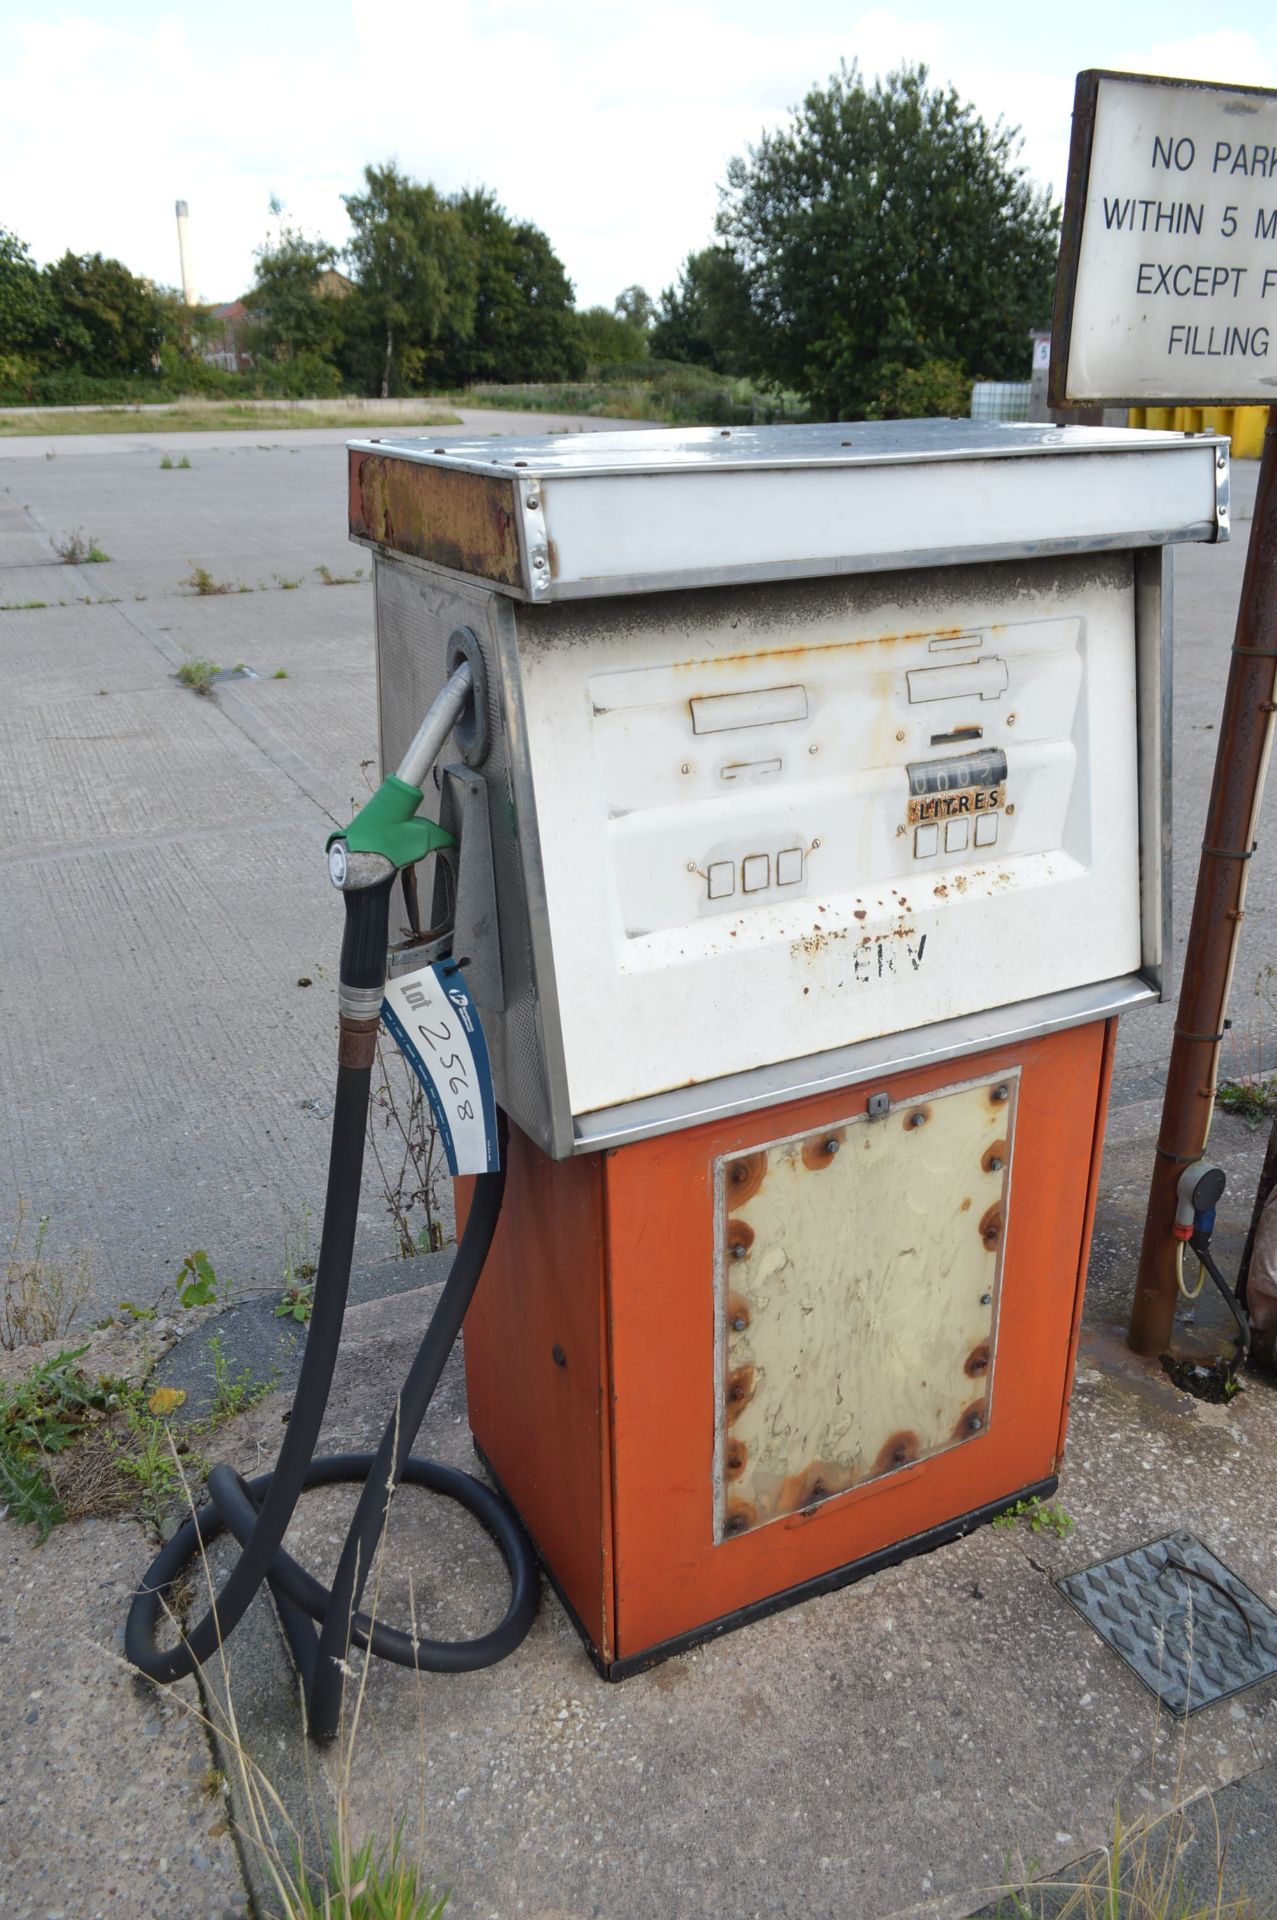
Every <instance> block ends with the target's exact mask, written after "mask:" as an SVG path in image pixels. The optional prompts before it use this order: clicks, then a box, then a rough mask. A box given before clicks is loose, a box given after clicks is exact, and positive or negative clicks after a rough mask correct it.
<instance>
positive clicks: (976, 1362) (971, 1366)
mask: <svg viewBox="0 0 1277 1920" xmlns="http://www.w3.org/2000/svg"><path fill="white" fill-rule="evenodd" d="M988 1371H989V1343H988V1341H987V1340H982V1341H981V1342H980V1344H979V1346H978V1347H972V1349H971V1351H970V1353H969V1354H968V1355H967V1357H966V1360H965V1362H964V1363H963V1372H964V1373H965V1374H966V1375H967V1376H968V1378H969V1379H972V1380H978V1379H979V1377H980V1375H981V1374H983V1373H987V1372H988Z"/></svg>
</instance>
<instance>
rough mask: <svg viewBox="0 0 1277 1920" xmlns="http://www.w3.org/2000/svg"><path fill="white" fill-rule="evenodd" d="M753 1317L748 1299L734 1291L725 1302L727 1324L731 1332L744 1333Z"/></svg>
mask: <svg viewBox="0 0 1277 1920" xmlns="http://www.w3.org/2000/svg"><path fill="white" fill-rule="evenodd" d="M752 1318H753V1314H752V1311H751V1309H750V1304H749V1302H748V1300H743V1299H742V1298H741V1296H740V1294H738V1293H734V1294H733V1295H732V1297H731V1299H730V1300H729V1301H728V1303H727V1324H728V1326H729V1327H730V1329H731V1331H732V1332H733V1333H744V1331H745V1329H746V1327H747V1326H748V1325H749V1323H750V1321H751V1319H752Z"/></svg>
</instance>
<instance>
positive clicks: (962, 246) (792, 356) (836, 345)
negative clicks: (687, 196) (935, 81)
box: [718, 65, 1059, 418]
mask: <svg viewBox="0 0 1277 1920" xmlns="http://www.w3.org/2000/svg"><path fill="white" fill-rule="evenodd" d="M1019 147H1020V141H1019V135H1018V133H1017V131H1016V130H1015V129H1013V128H1008V127H1005V126H1003V125H1002V123H1001V122H1000V121H999V122H998V123H996V124H995V125H994V126H993V127H991V128H990V127H988V126H986V125H985V123H984V121H983V120H982V119H981V118H980V116H979V115H978V114H977V113H976V111H975V109H974V107H971V106H969V105H966V104H964V103H963V102H962V101H961V100H960V99H959V98H958V95H957V93H956V92H955V91H954V90H953V89H952V88H950V89H949V90H948V92H945V91H943V90H940V89H937V90H935V91H931V90H929V89H928V86H927V70H926V68H925V67H921V66H920V67H903V68H902V69H901V70H900V71H899V72H898V73H893V74H891V75H889V76H888V78H887V79H886V80H885V81H875V82H874V83H873V85H872V86H866V85H865V83H864V82H863V81H862V79H861V77H860V73H859V70H858V69H857V68H856V67H855V66H854V65H853V66H852V67H851V68H850V69H849V68H847V67H846V66H843V67H842V68H841V70H840V71H839V72H838V73H837V74H835V75H834V76H833V78H832V79H831V81H830V83H829V86H828V87H827V88H826V89H825V90H823V91H822V90H820V89H813V91H812V92H810V93H809V94H808V95H807V98H806V100H805V101H804V103H803V105H802V107H801V109H799V110H798V112H797V113H796V115H795V118H794V121H793V124H792V125H791V126H789V127H787V128H785V129H784V130H782V131H781V132H779V133H765V134H764V135H763V137H762V139H761V140H760V142H759V144H758V146H757V147H753V148H751V149H750V150H749V152H748V155H747V157H746V158H744V159H742V158H739V157H738V158H736V159H734V160H732V161H731V163H730V164H729V167H728V174H727V185H726V187H725V188H724V189H723V204H722V207H721V209H720V212H719V217H718V228H719V232H720V234H721V235H722V237H723V239H724V240H725V241H726V242H727V244H728V245H729V246H730V247H731V249H732V252H733V253H734V254H735V256H736V259H737V261H738V262H739V264H740V266H741V268H742V270H743V272H744V274H745V275H746V277H747V279H748V282H749V287H750V297H751V304H752V307H753V312H754V318H755V324H756V333H755V336H754V341H753V345H752V356H753V360H754V366H755V370H756V371H757V372H758V373H760V374H762V375H763V376H764V377H766V378H768V379H770V380H772V381H774V382H775V383H776V384H778V385H780V386H784V387H792V388H797V389H798V390H799V391H800V392H803V393H805V394H806V395H807V396H808V397H809V399H810V401H811V403H812V406H813V409H814V410H816V411H818V412H821V413H824V415H825V416H826V417H832V418H838V417H839V416H842V417H848V416H854V415H856V414H860V413H872V412H873V411H874V410H875V408H876V406H877V404H878V398H879V395H880V393H881V392H882V390H883V388H884V384H888V383H887V382H886V381H885V369H887V368H890V367H896V368H909V367H913V368H921V367H922V366H923V365H924V364H925V363H927V362H928V361H944V362H948V363H950V364H951V365H954V366H957V367H959V368H961V369H962V370H963V371H966V372H978V373H980V374H981V375H982V376H986V377H989V378H993V379H1005V378H1015V377H1017V376H1019V375H1020V374H1021V373H1022V372H1023V369H1024V367H1025V365H1026V361H1027V353H1028V334H1029V332H1030V330H1031V329H1032V328H1033V327H1037V326H1043V325H1045V324H1047V323H1048V321H1049V316H1050V311H1051V292H1052V284H1053V279H1054V272H1055V259H1056V247H1057V239H1056V236H1057V230H1058V225H1059V214H1058V209H1057V208H1055V207H1053V206H1052V204H1051V202H1050V199H1049V196H1048V195H1047V194H1045V193H1043V192H1040V191H1039V190H1038V189H1036V188H1035V187H1034V186H1033V184H1032V183H1031V182H1030V181H1029V179H1028V178H1027V176H1026V175H1025V173H1024V172H1023V170H1022V168H1020V167H1019V166H1017V164H1016V156H1017V154H1018V152H1019Z"/></svg>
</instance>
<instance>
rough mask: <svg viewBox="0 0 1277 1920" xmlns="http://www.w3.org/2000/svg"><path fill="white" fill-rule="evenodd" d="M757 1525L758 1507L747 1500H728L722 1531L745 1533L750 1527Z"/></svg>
mask: <svg viewBox="0 0 1277 1920" xmlns="http://www.w3.org/2000/svg"><path fill="white" fill-rule="evenodd" d="M757 1525H758V1508H757V1507H756V1506H754V1505H753V1503H752V1501H749V1500H732V1501H729V1502H728V1507H727V1514H726V1517H725V1519H724V1521H723V1532H724V1533H728V1534H732V1533H746V1532H748V1530H749V1528H750V1527H756V1526H757Z"/></svg>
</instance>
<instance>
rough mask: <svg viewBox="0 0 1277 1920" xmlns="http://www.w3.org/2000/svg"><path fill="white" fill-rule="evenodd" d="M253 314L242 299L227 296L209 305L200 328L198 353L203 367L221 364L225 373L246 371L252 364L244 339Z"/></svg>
mask: <svg viewBox="0 0 1277 1920" xmlns="http://www.w3.org/2000/svg"><path fill="white" fill-rule="evenodd" d="M251 325H252V315H251V314H250V313H249V310H248V308H247V307H246V306H245V305H244V302H243V301H242V300H228V301H226V302H225V303H224V304H223V305H222V306H220V307H210V308H209V309H208V320H207V322H206V324H205V325H204V326H202V327H201V328H200V333H199V355H200V359H201V360H202V361H203V362H204V365H205V366H206V367H224V368H225V369H226V371H227V373H247V372H248V371H249V370H250V368H251V367H252V364H253V356H252V354H251V353H250V352H249V351H248V346H247V341H248V333H249V328H250V327H251Z"/></svg>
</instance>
